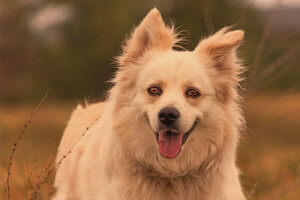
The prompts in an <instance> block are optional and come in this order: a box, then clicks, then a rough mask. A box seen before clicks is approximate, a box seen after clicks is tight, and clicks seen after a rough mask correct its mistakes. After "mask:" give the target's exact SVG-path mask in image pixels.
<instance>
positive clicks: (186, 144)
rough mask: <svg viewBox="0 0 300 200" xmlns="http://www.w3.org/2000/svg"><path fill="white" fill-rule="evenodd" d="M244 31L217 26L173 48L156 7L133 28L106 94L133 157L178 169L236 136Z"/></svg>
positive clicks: (172, 39)
mask: <svg viewBox="0 0 300 200" xmlns="http://www.w3.org/2000/svg"><path fill="white" fill-rule="evenodd" d="M243 36H244V32H243V31H239V30H238V31H229V28H224V29H222V30H220V31H219V32H217V33H215V34H214V35H212V36H210V37H208V38H206V39H204V40H202V41H200V43H199V44H198V46H197V47H196V48H195V50H193V51H175V50H173V49H172V48H173V47H174V46H176V44H177V43H178V42H179V41H180V39H179V38H178V37H177V34H176V33H175V32H174V30H173V28H172V27H167V26H166V25H165V23H164V22H163V20H162V18H161V15H160V13H159V12H158V10H157V9H153V10H152V11H150V12H149V14H148V15H147V16H146V17H145V19H144V20H143V21H142V22H141V24H140V25H139V26H138V27H137V28H136V29H135V30H134V32H133V34H132V35H131V37H130V38H129V39H128V40H127V41H126V43H125V45H124V46H123V53H122V55H121V56H119V57H118V62H119V69H118V71H117V73H116V77H115V79H114V83H115V87H114V88H113V89H112V91H111V96H110V99H111V100H115V102H116V103H115V113H116V118H115V120H117V121H118V122H116V125H115V131H116V133H117V134H118V135H119V136H120V137H121V138H122V143H123V145H124V148H125V149H126V150H128V152H129V154H131V155H134V158H135V159H137V160H138V161H139V163H144V164H145V165H147V166H149V167H151V168H154V169H156V170H158V171H164V170H170V171H173V172H175V173H179V171H180V172H182V173H184V172H183V171H186V170H187V169H188V168H189V169H193V168H197V167H199V166H200V165H201V164H202V163H203V162H204V160H205V159H208V160H211V159H212V158H213V157H215V154H216V153H217V152H218V151H221V150H222V148H223V146H224V145H225V143H226V142H228V141H231V142H232V140H236V138H237V133H236V132H237V130H236V128H237V127H238V126H239V123H240V119H241V117H240V114H239V111H238V110H239V109H238V106H237V104H236V100H237V98H238V95H237V91H236V86H237V85H238V82H239V74H240V72H241V69H242V67H241V65H240V62H239V60H238V59H237V56H236V49H237V47H238V46H239V44H240V43H241V41H242V39H243ZM230 137H231V138H232V139H230ZM207 162H210V161H207ZM163 173H165V172H163Z"/></svg>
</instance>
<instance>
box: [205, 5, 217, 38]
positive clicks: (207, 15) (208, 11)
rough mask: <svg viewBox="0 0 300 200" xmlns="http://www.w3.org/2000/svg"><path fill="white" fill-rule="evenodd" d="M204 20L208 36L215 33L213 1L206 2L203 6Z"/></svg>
mask: <svg viewBox="0 0 300 200" xmlns="http://www.w3.org/2000/svg"><path fill="white" fill-rule="evenodd" d="M203 18H204V24H205V27H206V31H207V33H208V34H212V33H213V32H215V28H214V24H213V21H212V17H211V1H205V3H204V6H203Z"/></svg>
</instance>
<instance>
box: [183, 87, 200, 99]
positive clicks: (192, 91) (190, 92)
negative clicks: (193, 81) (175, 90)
mask: <svg viewBox="0 0 300 200" xmlns="http://www.w3.org/2000/svg"><path fill="white" fill-rule="evenodd" d="M185 94H186V96H187V97H192V98H197V97H199V96H200V95H201V94H200V92H199V91H197V90H195V89H189V90H187V91H186V93H185Z"/></svg>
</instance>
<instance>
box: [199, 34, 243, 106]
mask: <svg viewBox="0 0 300 200" xmlns="http://www.w3.org/2000/svg"><path fill="white" fill-rule="evenodd" d="M243 38H244V31H240V30H237V31H229V28H223V29H221V30H220V31H218V32H217V33H215V34H214V35H212V36H210V37H208V38H206V39H204V40H202V41H200V43H199V44H198V46H197V47H196V48H195V53H196V55H197V56H198V57H199V58H201V60H202V61H204V62H205V65H206V66H207V69H208V71H209V74H210V76H211V77H212V81H213V84H214V86H215V88H216V94H217V97H218V99H219V100H220V101H222V102H227V101H228V99H235V98H236V97H237V91H236V86H237V85H238V84H239V81H241V80H242V79H241V78H240V74H241V73H242V72H243V71H244V67H243V66H242V64H241V60H240V59H239V58H238V56H237V53H236V50H237V48H238V47H239V45H240V44H241V42H242V40H243Z"/></svg>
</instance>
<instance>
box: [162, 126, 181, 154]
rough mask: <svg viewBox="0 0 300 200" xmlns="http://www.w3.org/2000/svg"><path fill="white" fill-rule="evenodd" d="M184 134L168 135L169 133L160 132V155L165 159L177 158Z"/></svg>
mask: <svg viewBox="0 0 300 200" xmlns="http://www.w3.org/2000/svg"><path fill="white" fill-rule="evenodd" d="M181 142H182V134H180V133H171V134H170V133H167V131H161V132H159V138H158V146H159V153H160V155H161V156H162V157H164V158H175V157H176V156H177V155H178V154H179V152H180V148H181Z"/></svg>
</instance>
